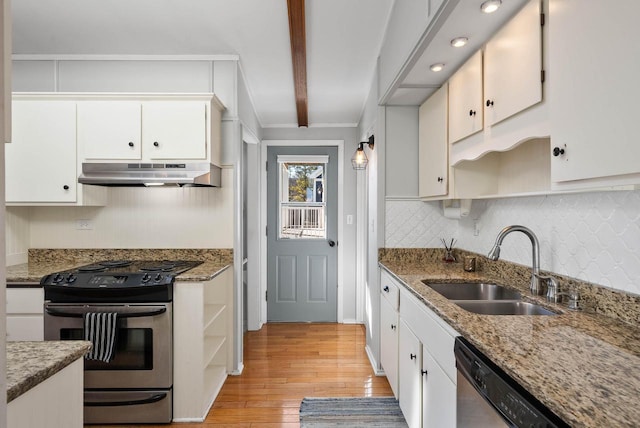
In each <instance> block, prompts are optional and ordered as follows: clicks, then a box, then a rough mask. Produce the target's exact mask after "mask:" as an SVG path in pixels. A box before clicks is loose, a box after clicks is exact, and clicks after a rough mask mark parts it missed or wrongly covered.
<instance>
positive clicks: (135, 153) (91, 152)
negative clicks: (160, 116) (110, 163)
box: [78, 101, 142, 159]
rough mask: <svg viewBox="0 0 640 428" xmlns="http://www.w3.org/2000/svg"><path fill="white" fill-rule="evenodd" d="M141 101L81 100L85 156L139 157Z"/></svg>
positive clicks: (80, 134) (80, 132)
mask: <svg viewBox="0 0 640 428" xmlns="http://www.w3.org/2000/svg"><path fill="white" fill-rule="evenodd" d="M140 109H141V106H140V103H139V102H135V101H81V102H79V103H78V147H79V150H80V152H81V157H82V158H83V159H140V157H141V153H142V147H141V145H140V138H141V127H140V120H141V117H140V114H141V113H140Z"/></svg>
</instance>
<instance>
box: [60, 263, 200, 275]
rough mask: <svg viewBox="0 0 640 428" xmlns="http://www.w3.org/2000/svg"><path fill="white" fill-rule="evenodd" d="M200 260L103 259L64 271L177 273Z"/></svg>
mask: <svg viewBox="0 0 640 428" xmlns="http://www.w3.org/2000/svg"><path fill="white" fill-rule="evenodd" d="M201 263H202V262H198V261H191V260H104V261H101V262H96V263H91V264H89V265H85V266H80V267H78V268H75V269H72V270H70V271H67V272H65V273H81V272H109V273H144V272H166V273H171V274H174V275H178V274H180V273H182V272H186V271H188V270H189V269H191V268H194V267H196V266H198V265H199V264H201Z"/></svg>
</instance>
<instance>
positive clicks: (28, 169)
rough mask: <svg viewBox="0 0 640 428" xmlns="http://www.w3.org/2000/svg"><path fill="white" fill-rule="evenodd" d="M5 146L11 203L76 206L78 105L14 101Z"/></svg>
mask: <svg viewBox="0 0 640 428" xmlns="http://www.w3.org/2000/svg"><path fill="white" fill-rule="evenodd" d="M12 110H13V111H12V121H13V126H12V128H13V130H12V133H13V142H12V143H11V144H7V145H5V159H6V165H5V175H6V200H7V202H17V203H25V202H27V203H28V202H43V203H48V202H75V201H76V190H77V189H76V188H77V174H76V104H75V103H74V102H72V101H42V100H40V101H14V102H13V106H12Z"/></svg>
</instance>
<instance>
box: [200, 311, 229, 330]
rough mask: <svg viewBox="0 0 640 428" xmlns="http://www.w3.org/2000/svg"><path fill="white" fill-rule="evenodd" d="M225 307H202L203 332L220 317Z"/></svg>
mask: <svg viewBox="0 0 640 428" xmlns="http://www.w3.org/2000/svg"><path fill="white" fill-rule="evenodd" d="M225 307H226V305H204V317H203V318H204V325H203V329H204V330H206V329H207V328H208V327H209V326H210V325H211V324H212V323H213V322H214V321H215V320H217V319H218V317H220V315H221V314H222V313H223V312H224V309H225Z"/></svg>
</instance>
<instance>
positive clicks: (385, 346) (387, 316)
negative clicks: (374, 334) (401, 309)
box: [380, 299, 398, 398]
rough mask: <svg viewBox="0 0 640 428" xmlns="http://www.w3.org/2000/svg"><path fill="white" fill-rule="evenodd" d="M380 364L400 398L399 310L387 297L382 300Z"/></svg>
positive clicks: (394, 391) (394, 393) (396, 395)
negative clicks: (393, 306)
mask: <svg viewBox="0 0 640 428" xmlns="http://www.w3.org/2000/svg"><path fill="white" fill-rule="evenodd" d="M380 364H382V368H383V369H384V373H385V375H386V376H387V380H388V381H389V385H390V386H391V389H392V390H393V395H394V396H395V397H396V398H398V311H397V310H396V309H394V308H392V307H391V305H390V304H389V302H387V301H386V300H385V299H382V301H381V302H380Z"/></svg>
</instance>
